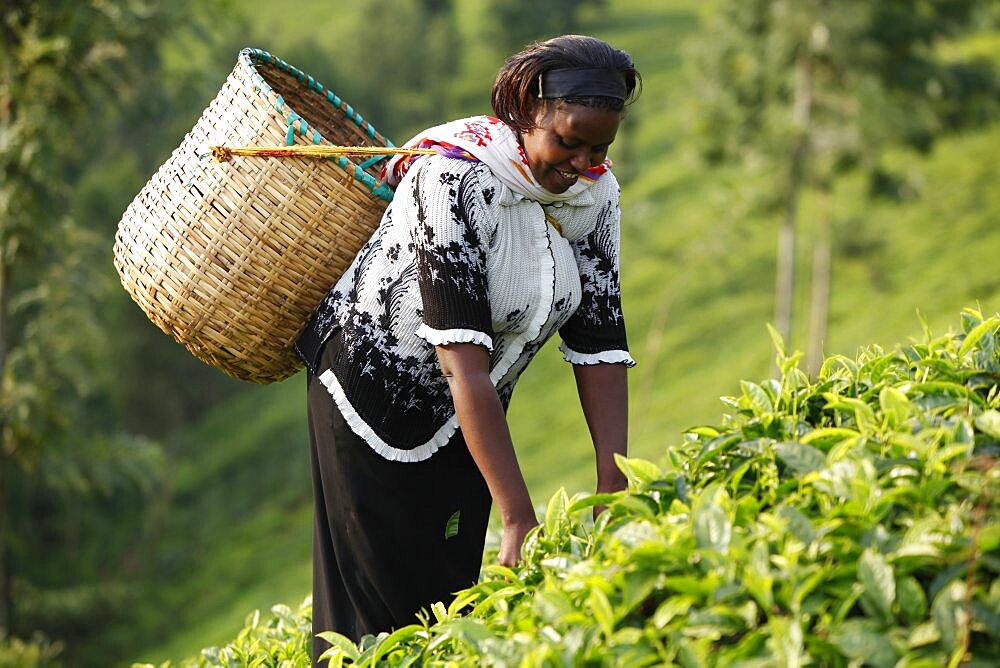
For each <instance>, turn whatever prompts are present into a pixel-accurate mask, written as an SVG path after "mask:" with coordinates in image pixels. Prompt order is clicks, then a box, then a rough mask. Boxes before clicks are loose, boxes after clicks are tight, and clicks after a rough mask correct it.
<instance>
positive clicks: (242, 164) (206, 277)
mask: <svg viewBox="0 0 1000 668" xmlns="http://www.w3.org/2000/svg"><path fill="white" fill-rule="evenodd" d="M292 143H297V144H333V145H355V146H380V147H384V146H392V144H391V142H388V141H387V140H386V139H385V138H384V137H383V136H382V135H381V134H379V133H378V132H376V131H375V129H374V128H373V127H372V126H371V125H370V124H368V123H367V122H366V121H365V120H364V119H363V118H362V117H361V116H360V115H359V114H357V113H356V112H355V111H354V110H353V109H352V108H351V107H350V105H348V104H347V103H346V102H344V101H343V100H341V99H340V98H339V97H338V96H337V95H335V94H334V93H333V92H331V91H329V90H326V89H325V88H324V87H323V86H322V85H321V84H319V83H318V82H316V81H315V80H314V79H313V78H312V77H309V76H307V75H305V73H303V72H301V71H300V70H297V69H295V68H294V67H292V66H290V65H288V64H287V63H285V62H284V61H282V60H280V59H278V58H276V57H274V56H272V55H271V54H269V53H267V52H265V51H260V50H256V49H244V50H243V51H241V52H240V55H239V59H238V62H237V64H236V67H235V69H234V70H233V72H232V74H231V75H230V76H229V78H228V79H227V80H226V82H225V84H224V85H223V87H222V90H221V91H220V92H219V94H218V96H217V97H216V98H215V99H214V100H213V101H212V103H211V104H210V105H209V106H208V108H207V109H206V110H205V111H204V113H203V114H202V116H201V118H200V119H199V120H198V122H197V124H196V125H195V126H194V128H193V129H192V130H191V131H190V132H189V133H188V134H187V136H185V138H184V140H183V142H182V143H181V145H180V146H179V147H178V148H177V149H176V150H175V151H174V152H173V153H172V154H171V156H170V158H169V159H168V160H167V162H165V163H164V164H163V165H162V166H161V167H160V169H159V170H158V171H157V172H156V174H155V175H153V177H152V178H151V179H150V180H149V182H148V183H147V184H146V185H145V187H143V189H142V191H141V192H140V193H139V194H138V195H137V196H136V198H135V199H134V200H133V201H132V203H131V204H130V205H129V207H128V209H127V210H126V211H125V214H124V216H123V217H122V220H121V222H120V223H119V225H118V232H117V235H116V237H115V248H114V258H115V267H116V268H117V269H118V273H119V275H120V277H121V281H122V285H123V286H124V287H125V289H126V290H127V291H128V292H129V294H130V295H131V296H132V298H133V299H134V300H135V301H136V303H138V304H139V306H140V307H141V308H142V310H143V311H144V312H145V313H146V315H147V316H149V318H150V320H152V321H153V322H154V323H155V324H156V325H157V326H158V327H159V328H160V329H162V330H163V331H164V332H166V333H167V334H169V335H170V336H172V337H173V338H174V339H176V340H177V341H178V342H179V343H181V344H182V345H184V346H185V347H186V348H187V349H188V350H189V351H190V352H191V353H193V354H194V355H195V356H196V357H198V358H199V359H200V360H202V361H203V362H206V363H207V364H210V365H212V366H214V367H217V368H219V369H221V370H222V371H224V372H225V373H227V374H229V375H231V376H233V377H235V378H239V379H241V380H246V381H250V382H255V383H269V382H274V381H278V380H282V379H284V378H287V377H288V376H291V375H293V374H294V373H295V372H297V371H298V370H299V369H300V368H301V364H300V362H299V361H298V359H297V358H296V357H295V356H294V354H293V353H292V350H291V347H292V345H293V344H294V342H295V340H296V339H297V338H298V336H299V334H300V333H301V331H302V329H303V328H304V327H305V324H306V322H307V321H308V319H309V316H310V315H311V313H312V311H313V310H314V309H315V308H316V307H317V306H318V305H319V303H320V301H321V300H322V299H323V297H324V295H325V294H326V293H327V291H328V290H329V289H330V287H331V286H332V285H333V284H334V283H335V282H336V281H337V279H338V278H339V277H340V276H341V275H342V274H343V273H344V271H345V270H346V269H347V267H348V266H349V265H350V263H351V261H352V260H353V259H354V256H355V255H356V254H357V252H358V250H360V248H361V246H362V245H364V243H365V242H366V241H367V240H368V238H369V237H370V236H371V233H372V231H373V230H374V229H375V227H376V226H377V225H378V222H379V219H380V218H381V215H382V212H383V211H384V210H385V207H386V202H387V201H388V200H389V199H391V197H392V193H391V190H389V189H388V188H386V187H385V186H379V185H378V184H377V183H376V180H375V176H376V175H377V173H378V170H377V168H376V167H374V166H373V165H372V164H371V163H372V162H373V160H367V161H365V162H363V163H361V161H360V160H359V161H358V162H359V163H361V164H360V165H359V164H357V163H356V162H354V161H352V160H350V159H348V158H347V157H338V158H333V159H325V160H316V159H309V158H257V157H253V158H250V157H240V158H234V159H233V160H231V161H229V162H216V161H215V160H214V159H213V158H212V157H211V155H210V151H209V148H208V147H209V146H213V145H227V146H276V145H278V146H282V145H290V144H292ZM376 160H377V159H376Z"/></svg>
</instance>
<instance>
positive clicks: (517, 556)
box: [497, 515, 538, 568]
mask: <svg viewBox="0 0 1000 668" xmlns="http://www.w3.org/2000/svg"><path fill="white" fill-rule="evenodd" d="M536 526H538V520H537V519H535V517H534V515H532V516H531V517H530V518H526V519H525V520H522V521H520V522H516V523H511V524H505V525H504V527H503V535H502V536H501V537H500V554H499V555H497V561H498V562H500V565H501V566H507V567H508V568H510V567H513V566H517V565H518V564H519V563H521V548H522V547H523V546H524V537H525V536H527V535H528V532H529V531H531V530H532V529H534V528H535V527H536Z"/></svg>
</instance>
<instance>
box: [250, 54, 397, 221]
mask: <svg viewBox="0 0 1000 668" xmlns="http://www.w3.org/2000/svg"><path fill="white" fill-rule="evenodd" d="M239 62H240V64H241V65H243V66H245V67H248V68H249V69H250V70H251V72H252V74H253V77H254V80H255V81H256V85H255V86H254V90H256V91H257V93H258V94H260V95H261V96H262V97H263V98H264V99H266V100H267V102H268V103H269V104H271V106H272V107H274V109H275V111H277V112H278V113H279V114H280V115H281V116H282V117H283V118H284V119H285V120H286V122H287V123H288V138H287V144H288V145H289V146H292V145H293V144H294V142H295V134H298V135H299V136H301V137H303V138H305V139H306V140H307V141H311V142H312V143H313V144H319V143H321V142H322V141H323V140H324V139H325V138H324V137H323V135H322V134H321V133H320V132H319V130H317V129H316V128H313V127H310V125H309V122H308V121H307V120H306V119H305V118H303V117H302V116H300V115H299V114H298V113H297V112H296V111H295V110H294V109H292V108H291V107H290V106H289V105H288V104H287V103H286V102H285V100H284V98H283V97H282V96H281V95H279V94H278V92H277V91H275V90H274V88H272V87H271V85H270V84H269V83H267V81H266V80H265V79H264V77H263V75H262V74H261V73H260V72H259V71H258V70H257V68H258V66H260V65H268V66H272V67H277V68H278V69H279V70H281V71H283V72H285V73H287V74H290V75H292V76H293V77H295V78H296V79H298V80H299V82H300V83H303V84H305V86H306V89H307V90H310V91H313V92H314V93H318V94H319V95H320V96H321V97H322V98H323V99H324V100H326V101H327V102H328V103H330V104H331V105H332V106H333V107H334V108H335V109H336V110H337V111H339V112H340V113H341V114H342V115H343V116H344V117H345V118H346V119H347V120H349V121H351V122H353V123H354V124H355V125H357V126H358V127H359V128H361V129H362V130H364V131H365V133H366V134H367V135H368V137H369V138H370V139H372V140H373V141H376V142H379V141H381V142H382V144H383V145H384V146H385V147H386V148H395V146H396V145H395V144H393V143H392V141H391V140H390V139H389V138H388V137H386V136H385V135H383V134H382V133H380V132H378V130H376V129H375V126H374V125H372V124H371V123H370V122H368V121H367V120H365V119H364V117H363V116H362V115H361V114H360V113H358V112H357V111H355V110H354V108H353V107H352V106H351V105H350V104H348V103H347V102H346V101H345V100H343V98H341V97H340V96H339V95H337V94H336V93H334V92H333V91H332V90H330V89H329V88H328V87H325V86H324V85H323V84H322V83H320V82H319V81H317V80H316V79H315V78H313V77H312V76H311V75H309V74H306V73H305V72H303V71H302V70H300V69H298V68H297V67H295V66H294V65H292V64H290V63H288V62H286V61H284V60H282V59H281V58H278V57H277V56H275V55H274V54H272V53H270V52H268V51H265V50H264V49H257V48H253V47H245V48H243V49H241V50H240V53H239ZM387 157H389V156H387V155H385V156H373V157H371V158H369V159H367V160H365V161H364V162H362V163H360V164H358V163H356V162H354V161H353V160H351V159H350V158H349V157H347V156H337V157H331V158H327V159H328V160H331V161H333V162H334V163H335V164H336V165H337V166H338V167H340V168H341V169H342V170H344V171H345V172H347V173H348V174H350V175H351V176H353V177H354V179H355V180H356V181H358V182H360V183H361V184H362V185H363V186H364V187H365V188H366V189H367V190H368V191H369V192H370V193H371V194H372V195H374V196H375V197H378V198H379V199H382V200H384V201H386V202H391V201H392V198H393V195H394V194H395V193H394V191H393V189H392V188H391V187H390V186H389V185H388V184H386V183H383V182H381V181H378V180H377V179H376V178H375V177H374V176H372V175H371V174H369V173H368V172H366V171H365V169H366V168H367V167H370V166H371V165H374V164H375V163H377V162H378V161H379V160H382V159H384V158H387ZM350 167H353V168H354V169H350Z"/></svg>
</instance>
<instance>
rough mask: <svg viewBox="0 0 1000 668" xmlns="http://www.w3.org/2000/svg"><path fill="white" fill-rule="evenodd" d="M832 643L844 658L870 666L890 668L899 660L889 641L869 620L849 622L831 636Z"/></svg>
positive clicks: (851, 620) (852, 620) (850, 620)
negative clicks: (860, 661) (857, 660)
mask: <svg viewBox="0 0 1000 668" xmlns="http://www.w3.org/2000/svg"><path fill="white" fill-rule="evenodd" d="M830 641H831V642H832V643H833V644H834V646H836V647H837V649H839V650H840V651H841V652H842V653H843V654H844V656H846V657H848V658H850V659H859V660H862V661H864V662H865V665H868V666H877V667H883V666H884V667H885V668H889V667H890V666H893V665H895V663H896V659H897V658H898V657H897V656H896V651H895V650H894V649H893V648H892V644H891V643H890V642H889V639H888V638H886V637H885V635H884V634H883V633H882V632H881V630H880V629H879V627H878V625H876V624H874V623H873V622H871V621H869V620H854V619H849V620H847V621H846V622H844V623H843V624H841V626H840V628H839V629H837V630H836V631H835V632H834V633H833V634H831V636H830Z"/></svg>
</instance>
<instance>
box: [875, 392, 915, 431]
mask: <svg viewBox="0 0 1000 668" xmlns="http://www.w3.org/2000/svg"><path fill="white" fill-rule="evenodd" d="M878 401H879V405H880V406H881V407H882V413H883V415H885V416H886V418H888V421H889V425H890V426H893V427H894V426H896V425H900V424H903V423H904V422H905V421H906V419H907V418H908V417H910V413H911V411H912V410H913V404H911V403H910V400H909V399H908V398H907V397H906V395H905V394H903V393H902V392H900V391H899V390H897V389H896V388H894V387H883V388H882V391H881V392H879V395H878Z"/></svg>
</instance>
